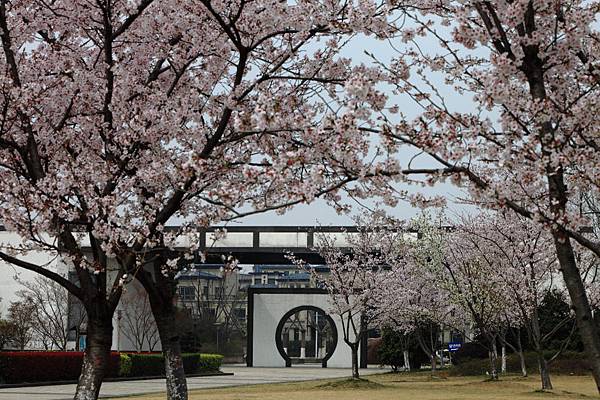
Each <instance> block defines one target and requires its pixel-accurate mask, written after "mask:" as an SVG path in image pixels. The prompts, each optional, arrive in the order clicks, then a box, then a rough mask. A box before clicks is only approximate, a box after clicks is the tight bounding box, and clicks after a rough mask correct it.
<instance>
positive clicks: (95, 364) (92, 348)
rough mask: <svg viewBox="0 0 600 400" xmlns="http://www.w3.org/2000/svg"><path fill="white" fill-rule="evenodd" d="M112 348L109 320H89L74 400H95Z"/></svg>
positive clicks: (110, 323) (110, 322) (110, 321)
mask: <svg viewBox="0 0 600 400" xmlns="http://www.w3.org/2000/svg"><path fill="white" fill-rule="evenodd" d="M111 346H112V320H111V318H110V317H109V318H102V319H99V318H89V319H88V323H87V345H86V348H85V354H84V356H83V365H82V367H81V375H79V381H78V382H77V389H76V391H75V397H74V399H75V400H96V399H97V398H98V394H99V393H100V386H101V385H102V381H103V380H104V376H105V375H106V370H107V367H108V362H109V359H110V348H111Z"/></svg>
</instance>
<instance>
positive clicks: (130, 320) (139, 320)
mask: <svg viewBox="0 0 600 400" xmlns="http://www.w3.org/2000/svg"><path fill="white" fill-rule="evenodd" d="M131 290H133V291H134V293H133V295H132V296H131V297H130V298H129V299H128V301H127V302H126V303H125V304H123V309H122V311H121V316H120V317H121V320H120V323H121V324H122V328H121V332H122V333H123V335H124V336H125V337H126V338H127V339H129V341H131V343H133V344H134V345H135V349H136V351H138V352H139V351H142V350H143V349H144V347H146V348H148V350H149V351H154V348H155V347H156V345H157V344H158V342H159V339H160V338H159V336H158V329H157V327H156V322H155V321H154V316H153V315H152V309H151V308H150V302H149V301H148V295H147V294H146V292H145V291H144V290H143V289H142V288H136V287H133V288H132V289H131Z"/></svg>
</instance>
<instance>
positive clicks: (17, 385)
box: [0, 372, 233, 389]
mask: <svg viewBox="0 0 600 400" xmlns="http://www.w3.org/2000/svg"><path fill="white" fill-rule="evenodd" d="M232 375H233V372H215V373H206V374H190V375H186V376H185V377H186V378H199V377H203V376H232ZM150 379H165V376H164V375H157V376H135V377H121V378H105V379H104V381H103V382H129V381H147V380H150ZM76 383H77V381H76V380H72V381H51V382H32V383H29V382H28V383H6V384H0V389H13V388H22V387H35V386H58V385H71V384H76Z"/></svg>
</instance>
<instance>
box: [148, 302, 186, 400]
mask: <svg viewBox="0 0 600 400" xmlns="http://www.w3.org/2000/svg"><path fill="white" fill-rule="evenodd" d="M151 304H152V302H151ZM153 313H154V319H155V321H156V327H157V328H158V335H159V337H160V343H161V346H162V352H163V356H164V358H165V377H166V384H167V399H168V400H187V398H188V389H187V380H186V377H185V371H184V370H183V357H182V355H181V342H180V336H179V332H178V329H177V324H176V320H175V308H174V307H173V306H162V307H160V309H159V310H155V308H154V307H153Z"/></svg>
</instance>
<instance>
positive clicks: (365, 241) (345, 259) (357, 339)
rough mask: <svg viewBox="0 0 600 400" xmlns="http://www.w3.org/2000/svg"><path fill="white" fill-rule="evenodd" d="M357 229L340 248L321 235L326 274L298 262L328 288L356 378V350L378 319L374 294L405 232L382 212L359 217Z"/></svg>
mask: <svg viewBox="0 0 600 400" xmlns="http://www.w3.org/2000/svg"><path fill="white" fill-rule="evenodd" d="M356 221H357V226H358V231H357V232H356V233H352V234H351V233H348V232H347V233H346V234H345V235H344V236H345V238H344V240H345V241H346V243H347V245H345V247H346V246H347V247H346V248H345V249H341V248H340V246H339V245H337V244H336V242H335V240H331V239H328V238H325V237H323V238H322V239H321V241H320V242H319V243H318V244H317V249H318V251H319V253H320V254H321V256H322V257H323V258H324V260H325V263H326V264H327V266H328V267H329V274H327V275H325V276H321V275H319V273H318V272H316V271H315V270H314V269H311V268H310V266H309V265H306V264H304V263H302V262H299V264H300V265H301V266H303V267H304V268H305V269H307V270H308V271H309V272H311V273H312V274H313V275H314V277H315V279H316V280H317V282H319V284H321V285H322V286H323V287H324V288H326V289H327V291H328V293H329V297H330V303H331V312H332V313H333V314H335V315H337V316H338V317H339V318H340V322H341V325H342V334H343V338H344V342H345V343H346V344H347V345H348V346H349V347H350V350H351V352H352V377H353V378H355V379H358V378H359V370H358V367H359V362H358V349H359V346H360V343H361V340H362V339H363V338H364V337H365V335H366V334H367V331H368V328H369V324H370V323H372V322H373V321H375V320H376V319H377V312H378V309H376V308H375V307H374V302H373V301H374V293H375V290H376V289H377V287H378V286H380V284H381V279H382V277H383V274H381V271H382V269H383V268H385V267H386V266H387V265H389V258H394V257H396V256H397V255H398V254H400V253H401V249H402V248H401V247H399V246H398V245H399V244H400V243H401V240H402V237H403V234H404V231H403V230H402V229H389V228H390V227H389V226H388V224H390V223H392V221H391V220H389V219H388V218H385V217H384V216H383V215H382V214H374V215H373V216H372V217H371V218H369V219H365V218H358V219H357V220H356Z"/></svg>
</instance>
